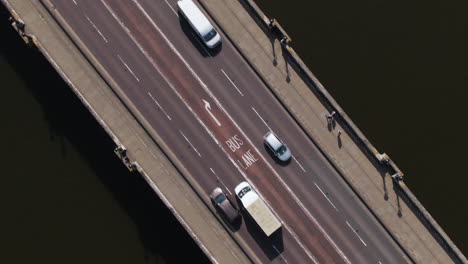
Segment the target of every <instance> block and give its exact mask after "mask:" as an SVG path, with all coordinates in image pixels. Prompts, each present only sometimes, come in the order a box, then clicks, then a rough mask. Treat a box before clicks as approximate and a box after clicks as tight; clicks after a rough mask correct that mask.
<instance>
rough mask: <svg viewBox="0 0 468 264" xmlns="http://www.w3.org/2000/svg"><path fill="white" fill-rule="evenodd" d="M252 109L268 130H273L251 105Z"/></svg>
mask: <svg viewBox="0 0 468 264" xmlns="http://www.w3.org/2000/svg"><path fill="white" fill-rule="evenodd" d="M252 110H253V111H254V112H255V114H257V116H258V118H260V120H262V122H263V124H265V126H266V127H267V128H268V130H270V131H273V130H271V128H270V126H269V125H268V124H267V123H266V122H265V120H263V118H262V116H261V115H260V114H259V113H258V112H257V110H255V108H254V107H253V106H252Z"/></svg>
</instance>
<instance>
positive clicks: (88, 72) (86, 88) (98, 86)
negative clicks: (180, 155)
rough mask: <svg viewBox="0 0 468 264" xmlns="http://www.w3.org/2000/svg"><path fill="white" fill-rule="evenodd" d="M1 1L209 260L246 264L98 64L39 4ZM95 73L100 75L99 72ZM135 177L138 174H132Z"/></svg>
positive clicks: (217, 222)
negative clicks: (113, 87)
mask: <svg viewBox="0 0 468 264" xmlns="http://www.w3.org/2000/svg"><path fill="white" fill-rule="evenodd" d="M1 2H3V4H4V5H5V6H6V7H7V8H8V9H9V11H10V13H11V14H12V16H13V17H14V18H15V19H21V20H22V21H23V22H24V24H25V25H26V26H25V28H24V33H25V34H26V35H27V36H29V40H30V41H32V42H33V43H34V44H35V45H36V46H37V47H38V49H39V50H40V51H41V52H42V53H43V54H44V56H45V57H46V58H47V60H49V62H50V63H51V64H52V66H53V67H54V68H55V69H56V70H57V72H58V73H59V74H60V75H61V77H62V78H63V79H64V80H65V81H66V82H67V83H68V85H69V86H70V88H71V89H72V90H73V91H74V92H75V93H76V95H77V96H78V97H79V98H80V100H81V101H82V102H83V104H84V105H85V106H86V107H87V108H88V110H89V111H90V112H91V114H92V115H93V116H94V117H95V118H96V120H97V121H98V122H99V124H100V125H101V126H102V127H103V128H104V129H105V130H106V132H107V133H108V134H109V135H110V136H111V138H112V139H113V140H114V142H115V143H116V145H117V146H121V147H127V148H126V150H127V151H126V153H127V155H128V156H129V157H130V160H138V164H137V165H136V167H137V169H138V171H139V172H140V173H141V174H142V175H143V177H144V178H145V179H146V180H147V181H148V183H149V184H150V186H151V187H152V188H153V189H154V191H155V192H156V193H157V194H158V196H159V197H160V198H161V200H162V201H163V202H164V203H165V204H166V206H168V208H169V209H170V210H171V212H172V213H173V214H174V216H176V218H177V219H178V220H179V222H180V223H181V224H182V225H183V227H184V228H185V229H186V230H187V232H188V234H190V235H191V236H192V237H193V239H194V241H195V242H196V243H197V244H198V245H199V246H200V248H201V249H202V250H203V251H204V252H205V253H206V254H207V256H208V257H209V259H210V260H211V261H213V262H216V261H222V262H223V263H250V262H251V261H252V260H251V259H248V257H247V256H246V254H245V252H244V251H243V250H242V249H241V248H240V247H239V246H238V244H236V243H235V242H234V241H233V240H232V239H231V236H230V235H229V233H227V232H226V230H225V228H224V226H223V225H222V224H221V223H220V221H219V220H218V219H217V218H216V217H215V216H214V215H213V213H212V212H211V211H210V210H209V208H208V207H207V206H206V204H205V203H204V202H203V200H202V199H200V197H199V196H198V195H197V194H196V193H195V191H194V188H193V187H192V186H190V185H189V184H188V182H187V181H186V180H185V179H184V178H183V177H180V172H179V171H178V170H177V169H176V164H175V163H177V161H171V160H169V159H168V157H167V156H166V155H165V154H164V153H163V152H162V151H161V149H160V146H158V145H156V144H155V141H154V140H153V139H152V138H151V137H150V136H149V135H148V131H145V130H144V129H143V128H142V126H141V124H139V123H138V122H137V121H136V120H135V118H134V116H132V115H131V114H130V112H129V110H128V108H127V107H126V106H125V105H124V104H123V103H122V101H121V100H120V99H119V98H118V97H117V96H116V94H115V92H114V91H113V90H112V89H111V87H109V85H112V84H113V81H112V80H111V79H106V78H105V76H102V75H99V74H98V73H97V72H96V69H95V68H94V67H98V65H97V64H95V65H94V67H93V65H91V64H90V61H89V60H86V59H85V58H84V56H83V53H82V52H83V51H80V50H78V49H77V46H76V45H75V44H74V43H73V42H72V41H71V40H70V38H69V36H67V35H66V34H65V33H64V31H63V29H62V28H61V27H60V26H59V25H58V24H57V22H56V21H55V20H54V19H53V18H52V17H51V15H50V13H48V11H47V10H46V9H45V8H44V6H43V5H42V4H41V3H40V1H37V0H1ZM26 35H25V36H26ZM25 39H28V37H25ZM100 72H103V73H104V75H105V70H104V69H100ZM103 78H104V79H106V81H104V79H103ZM179 167H180V165H179ZM181 167H183V166H181ZM135 177H140V175H138V174H135ZM207 199H208V198H207ZM154 224H155V225H157V224H158V223H154ZM162 228H164V227H162ZM149 248H151V246H149Z"/></svg>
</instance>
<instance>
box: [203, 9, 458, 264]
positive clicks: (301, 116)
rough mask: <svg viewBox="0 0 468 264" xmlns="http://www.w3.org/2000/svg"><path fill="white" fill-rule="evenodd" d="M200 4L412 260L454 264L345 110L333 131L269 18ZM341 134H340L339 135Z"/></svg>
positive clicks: (311, 84)
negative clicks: (356, 131)
mask: <svg viewBox="0 0 468 264" xmlns="http://www.w3.org/2000/svg"><path fill="white" fill-rule="evenodd" d="M199 2H200V4H201V5H202V6H203V7H204V8H205V9H206V10H207V11H208V13H210V15H211V16H212V18H213V19H214V20H215V22H216V23H218V25H219V26H220V28H221V29H222V30H223V31H224V32H225V34H226V35H228V36H229V39H230V40H231V41H232V42H233V44H234V45H235V46H236V48H237V49H238V51H239V52H240V53H241V54H242V55H243V56H244V57H245V58H246V60H247V61H248V62H249V64H251V66H252V67H253V69H254V70H255V71H256V72H257V73H258V75H259V76H261V78H262V79H263V80H264V81H265V82H266V83H267V85H268V86H269V88H270V89H271V91H272V92H273V93H274V94H276V95H277V97H278V98H279V99H280V100H281V101H282V102H283V104H284V105H286V106H287V107H288V108H289V111H290V113H291V114H292V115H293V117H294V118H295V119H296V120H297V121H298V122H299V123H300V124H301V126H302V127H303V128H304V130H305V131H306V132H307V133H308V134H309V136H310V137H311V138H312V139H313V140H314V141H315V142H316V144H317V145H318V146H319V147H320V148H321V150H322V151H323V152H324V154H325V155H326V156H327V157H328V159H329V160H330V161H331V162H332V163H333V164H334V166H335V167H336V168H337V170H338V171H339V172H340V173H341V174H342V176H343V177H344V178H345V180H346V181H347V182H348V183H349V184H350V186H351V187H352V188H353V189H354V190H355V191H356V192H357V193H358V194H359V196H360V197H361V199H362V200H363V201H364V203H365V204H366V205H367V206H368V207H369V208H370V209H371V211H372V212H373V214H374V215H375V216H376V218H377V219H378V221H380V222H381V223H382V224H383V226H384V227H385V228H386V229H387V230H388V232H389V233H390V234H391V235H392V236H393V237H394V239H395V240H396V242H397V243H398V244H400V245H401V246H402V247H403V248H404V249H405V251H406V252H407V254H408V255H409V257H410V259H412V260H413V261H415V262H417V263H451V262H454V260H452V259H451V258H450V256H449V255H448V254H447V252H446V251H445V250H444V249H443V248H442V247H441V245H440V244H439V243H438V242H437V240H436V239H435V238H434V236H433V235H432V234H431V233H430V232H429V231H428V229H427V228H426V227H425V225H424V224H423V223H422V222H421V221H420V220H419V219H418V217H417V215H416V214H415V213H414V212H413V211H412V210H411V207H410V206H411V205H408V204H407V203H406V202H405V200H403V199H402V198H401V197H400V195H399V192H398V188H396V186H395V184H396V183H395V182H394V181H393V180H392V177H391V175H389V171H388V169H387V166H383V165H382V164H381V163H380V162H379V161H378V160H377V159H376V158H375V156H372V154H371V153H369V152H367V151H366V150H365V149H364V147H363V144H362V143H361V142H359V140H358V139H357V137H356V136H355V134H353V133H352V131H350V128H349V126H346V125H344V124H343V122H341V121H342V120H343V118H347V116H346V114H345V113H344V112H341V111H337V112H338V114H337V115H336V120H337V124H336V128H335V129H331V130H330V129H329V127H328V122H327V118H326V116H327V115H328V114H329V113H330V112H331V111H332V110H335V109H333V108H332V107H331V106H330V104H329V102H327V101H326V100H324V99H323V98H321V97H320V95H319V93H317V91H316V90H317V86H319V87H320V86H321V84H320V83H319V82H318V80H316V79H315V77H313V79H315V80H313V79H312V80H310V79H308V78H307V77H305V75H304V74H303V72H301V70H300V69H299V68H298V67H297V64H296V63H294V61H293V60H292V59H291V56H290V55H289V52H288V50H289V51H292V52H293V53H294V51H293V50H292V49H290V48H289V47H285V46H283V45H281V43H280V41H279V38H278V37H277V36H276V35H275V34H273V33H272V30H270V29H269V28H268V26H266V22H267V21H268V19H267V18H266V17H262V15H263V14H260V15H259V14H258V13H256V12H255V10H253V9H252V8H251V6H250V5H251V4H252V3H251V2H252V1H251V0H223V1H220V0H199ZM253 5H255V4H253ZM322 88H323V87H322ZM332 100H333V99H332ZM340 110H341V108H340ZM340 130H341V131H342V133H341V135H338V131H340ZM340 141H341V142H340ZM374 154H375V153H374ZM442 232H443V231H442ZM409 261H411V260H409Z"/></svg>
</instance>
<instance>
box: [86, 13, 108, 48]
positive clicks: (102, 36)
mask: <svg viewBox="0 0 468 264" xmlns="http://www.w3.org/2000/svg"><path fill="white" fill-rule="evenodd" d="M85 17H86V19H88V22H89V23H90V24H91V26H93V28H94V29H95V30H96V31H97V33H98V34H99V35H100V36H101V38H102V39H103V40H104V41H105V42H106V43H108V41H107V39H106V37H104V35H103V34H102V33H101V31H100V30H99V28H97V27H96V25H95V24H94V23H93V21H91V19H90V18H89V17H88V16H86V15H85Z"/></svg>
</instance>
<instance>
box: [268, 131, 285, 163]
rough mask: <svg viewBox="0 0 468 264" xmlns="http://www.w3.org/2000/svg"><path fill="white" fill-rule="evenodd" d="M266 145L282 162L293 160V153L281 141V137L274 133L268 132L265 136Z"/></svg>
mask: <svg viewBox="0 0 468 264" xmlns="http://www.w3.org/2000/svg"><path fill="white" fill-rule="evenodd" d="M263 139H264V141H265V145H267V146H268V148H270V150H271V151H272V152H273V153H274V154H275V156H276V157H277V158H278V159H279V160H281V161H288V160H289V159H291V151H290V150H289V148H288V146H286V144H284V143H283V141H281V139H279V137H278V136H277V135H276V134H275V133H273V131H268V133H266V134H265V136H263Z"/></svg>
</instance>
